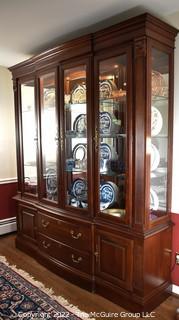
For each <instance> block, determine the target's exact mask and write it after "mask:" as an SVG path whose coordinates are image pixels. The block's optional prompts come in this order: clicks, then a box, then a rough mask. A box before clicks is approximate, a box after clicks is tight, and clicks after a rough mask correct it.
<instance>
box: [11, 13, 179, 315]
mask: <svg viewBox="0 0 179 320" xmlns="http://www.w3.org/2000/svg"><path fill="white" fill-rule="evenodd" d="M176 34H177V30H175V29H174V28H173V27H171V26H169V25H167V24H166V23H164V22H162V21H160V20H159V19H157V18H155V17H153V16H151V15H149V14H143V15H140V16H138V17H135V18H132V19H130V20H128V21H124V22H121V23H119V24H117V25H115V26H112V27H110V28H108V29H104V30H102V31H98V32H96V33H94V34H90V35H87V36H83V37H81V38H78V39H75V40H72V41H69V42H67V43H64V44H62V45H60V46H58V47H56V48H54V49H52V50H48V51H46V52H44V53H42V54H39V55H37V56H35V57H33V58H31V59H29V60H27V61H25V62H22V63H20V64H18V65H16V66H13V67H11V68H10V70H11V72H12V74H13V83H14V94H15V116H16V128H17V130H16V132H17V164H18V194H17V196H16V197H15V198H16V201H17V207H18V214H17V225H18V233H17V238H16V245H17V247H18V248H19V249H21V250H23V251H25V252H27V253H28V254H30V255H32V256H33V257H35V258H36V259H37V260H38V261H39V262H41V263H43V264H44V265H46V266H47V267H48V268H50V269H51V270H53V271H54V272H56V273H58V274H59V275H61V276H63V277H64V278H66V279H68V280H70V281H72V282H74V283H76V284H78V285H80V286H82V287H84V288H86V289H88V290H92V291H93V292H97V293H99V294H101V295H103V296H105V297H107V298H109V299H111V300H112V301H114V302H115V303H118V304H120V305H123V306H125V307H127V308H129V309H130V310H133V311H143V310H144V311H145V310H147V311H149V310H151V309H152V308H154V307H155V306H156V305H157V304H159V303H160V302H161V301H162V300H163V299H164V298H165V297H166V296H167V294H168V293H169V292H170V288H171V286H170V285H171V283H170V272H171V232H172V224H171V221H170V213H171V176H172V168H171V163H172V119H173V56H174V41H175V36H176Z"/></svg>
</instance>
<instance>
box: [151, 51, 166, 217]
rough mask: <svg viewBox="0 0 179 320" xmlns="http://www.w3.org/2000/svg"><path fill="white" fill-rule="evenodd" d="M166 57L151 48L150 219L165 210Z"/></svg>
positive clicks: (163, 53)
mask: <svg viewBox="0 0 179 320" xmlns="http://www.w3.org/2000/svg"><path fill="white" fill-rule="evenodd" d="M168 108H169V56H168V54H167V53H165V52H162V51H160V50H158V49H155V48H153V49H152V74H151V161H150V162H151V167H150V169H151V179H150V210H151V214H150V219H151V220H156V219H157V218H159V217H161V216H163V215H165V214H166V213H167V174H168V170H167V167H168Z"/></svg>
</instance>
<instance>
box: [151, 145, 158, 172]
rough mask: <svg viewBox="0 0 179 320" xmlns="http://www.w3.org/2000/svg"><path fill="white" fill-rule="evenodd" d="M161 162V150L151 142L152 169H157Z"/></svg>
mask: <svg viewBox="0 0 179 320" xmlns="http://www.w3.org/2000/svg"><path fill="white" fill-rule="evenodd" d="M159 163H160V154H159V151H158V149H157V148H156V146H155V145H154V144H151V166H150V167H151V171H154V170H156V169H157V167H158V165H159Z"/></svg>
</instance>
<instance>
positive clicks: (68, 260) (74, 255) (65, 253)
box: [39, 234, 91, 273]
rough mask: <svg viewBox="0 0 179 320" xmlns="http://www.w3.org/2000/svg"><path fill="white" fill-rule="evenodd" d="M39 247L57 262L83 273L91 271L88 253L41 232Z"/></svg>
mask: <svg viewBox="0 0 179 320" xmlns="http://www.w3.org/2000/svg"><path fill="white" fill-rule="evenodd" d="M39 247H40V249H41V250H42V251H43V252H45V253H47V254H48V255H49V256H51V257H53V258H55V259H57V260H58V261H59V262H62V263H64V264H66V265H68V266H70V267H73V268H76V269H78V270H80V271H83V272H85V273H91V258H90V255H89V254H88V253H86V252H82V251H80V250H76V249H74V248H71V247H69V246H67V245H64V244H62V243H61V242H58V241H56V240H53V239H51V238H49V237H45V236H43V235H41V234H39Z"/></svg>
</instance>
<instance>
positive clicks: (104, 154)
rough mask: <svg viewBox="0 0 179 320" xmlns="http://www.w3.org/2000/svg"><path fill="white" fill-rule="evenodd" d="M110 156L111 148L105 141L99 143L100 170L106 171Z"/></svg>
mask: <svg viewBox="0 0 179 320" xmlns="http://www.w3.org/2000/svg"><path fill="white" fill-rule="evenodd" d="M111 157H112V152H111V148H110V146H109V145H108V144H107V143H101V144H100V172H106V171H108V166H107V164H108V162H109V160H110V159H111Z"/></svg>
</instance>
